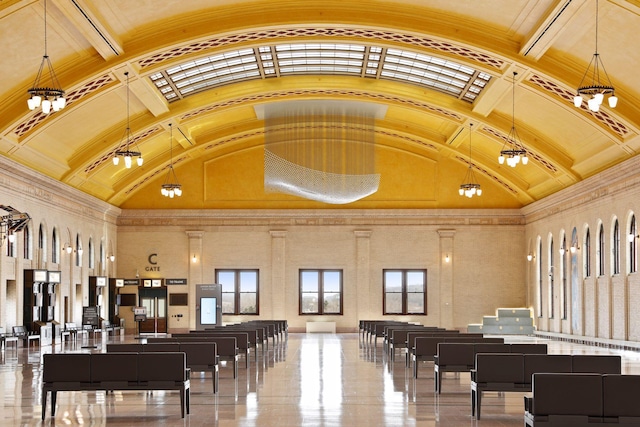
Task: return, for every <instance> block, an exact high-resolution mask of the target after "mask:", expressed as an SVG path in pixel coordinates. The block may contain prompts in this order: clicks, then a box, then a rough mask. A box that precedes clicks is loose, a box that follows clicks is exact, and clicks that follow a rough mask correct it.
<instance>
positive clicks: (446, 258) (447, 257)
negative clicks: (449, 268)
mask: <svg viewBox="0 0 640 427" xmlns="http://www.w3.org/2000/svg"><path fill="white" fill-rule="evenodd" d="M449 261H450V259H449V254H447V255H446V256H445V257H444V262H449Z"/></svg>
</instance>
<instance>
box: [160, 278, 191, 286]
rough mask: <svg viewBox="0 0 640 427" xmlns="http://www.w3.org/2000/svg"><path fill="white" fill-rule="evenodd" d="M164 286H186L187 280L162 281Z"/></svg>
mask: <svg viewBox="0 0 640 427" xmlns="http://www.w3.org/2000/svg"><path fill="white" fill-rule="evenodd" d="M164 284H165V285H167V286H169V285H186V284H187V279H164Z"/></svg>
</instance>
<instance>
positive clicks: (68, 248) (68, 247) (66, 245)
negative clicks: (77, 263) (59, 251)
mask: <svg viewBox="0 0 640 427" xmlns="http://www.w3.org/2000/svg"><path fill="white" fill-rule="evenodd" d="M63 250H64V251H66V252H67V253H68V254H70V253H71V252H73V248H72V247H71V245H70V244H68V243H65V244H64V248H63Z"/></svg>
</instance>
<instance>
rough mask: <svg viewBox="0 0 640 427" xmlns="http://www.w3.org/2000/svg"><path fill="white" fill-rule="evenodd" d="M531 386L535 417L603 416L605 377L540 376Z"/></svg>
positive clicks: (582, 375)
mask: <svg viewBox="0 0 640 427" xmlns="http://www.w3.org/2000/svg"><path fill="white" fill-rule="evenodd" d="M531 387H532V388H531V390H532V392H533V407H532V408H529V411H530V413H532V414H533V415H586V416H591V417H601V416H602V408H603V406H602V397H603V392H602V375H599V374H560V373H536V374H534V375H533V379H532V385H531ZM596 425H597V424H596Z"/></svg>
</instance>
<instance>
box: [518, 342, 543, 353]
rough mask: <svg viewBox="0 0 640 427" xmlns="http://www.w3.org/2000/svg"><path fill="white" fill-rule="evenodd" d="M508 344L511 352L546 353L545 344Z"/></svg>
mask: <svg viewBox="0 0 640 427" xmlns="http://www.w3.org/2000/svg"><path fill="white" fill-rule="evenodd" d="M509 345H510V346H511V353H521V354H547V345H546V344H533V343H514V344H509Z"/></svg>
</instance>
